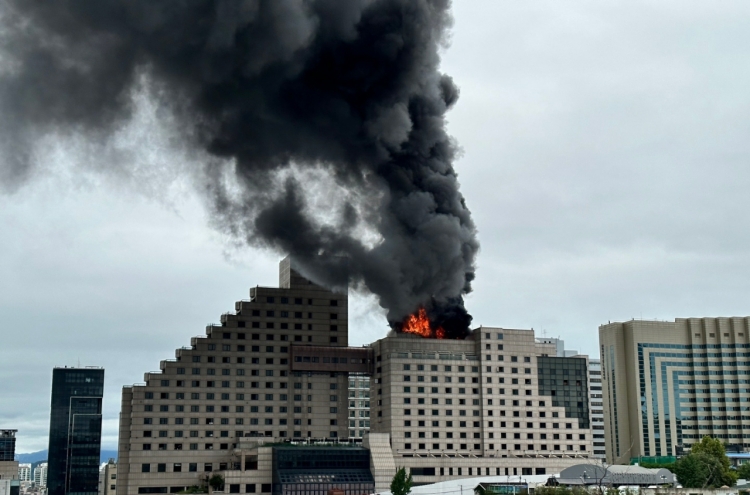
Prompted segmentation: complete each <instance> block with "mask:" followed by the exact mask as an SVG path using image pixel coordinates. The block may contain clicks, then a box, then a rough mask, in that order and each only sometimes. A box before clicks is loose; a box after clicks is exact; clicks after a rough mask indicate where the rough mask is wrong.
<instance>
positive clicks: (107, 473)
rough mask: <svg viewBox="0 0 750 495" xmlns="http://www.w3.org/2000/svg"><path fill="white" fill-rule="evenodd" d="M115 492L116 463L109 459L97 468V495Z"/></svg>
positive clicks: (113, 494) (111, 494)
mask: <svg viewBox="0 0 750 495" xmlns="http://www.w3.org/2000/svg"><path fill="white" fill-rule="evenodd" d="M116 492H117V463H116V462H115V460H114V459H109V461H107V463H106V464H103V465H102V467H101V468H99V495H115V493H116Z"/></svg>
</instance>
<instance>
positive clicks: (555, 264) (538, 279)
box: [0, 0, 750, 452]
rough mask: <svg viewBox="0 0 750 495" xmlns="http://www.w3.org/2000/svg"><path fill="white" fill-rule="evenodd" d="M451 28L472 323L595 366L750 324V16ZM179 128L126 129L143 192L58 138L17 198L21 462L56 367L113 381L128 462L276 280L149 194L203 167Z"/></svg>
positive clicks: (493, 6)
mask: <svg viewBox="0 0 750 495" xmlns="http://www.w3.org/2000/svg"><path fill="white" fill-rule="evenodd" d="M454 13H455V27H454V31H453V37H452V44H451V46H450V48H448V49H447V51H446V52H445V53H444V54H443V68H444V71H445V72H447V73H449V74H451V75H452V76H453V78H454V80H455V81H456V83H457V84H458V86H459V87H460V88H461V98H460V99H459V102H458V103H457V105H456V106H455V108H454V109H453V110H452V111H451V112H450V114H449V119H450V124H449V130H450V132H451V134H452V135H453V136H455V137H456V139H457V140H458V142H459V143H460V145H461V147H462V148H463V154H462V156H461V158H460V159H459V161H458V163H457V165H456V168H457V169H458V171H459V174H460V180H461V184H462V191H463V193H464V195H465V196H466V198H467V202H468V205H469V207H470V208H471V210H472V212H473V214H474V218H475V220H476V223H477V225H478V228H479V238H480V241H481V243H482V249H481V252H480V255H479V262H478V265H479V269H478V272H477V279H476V283H475V286H474V287H475V291H474V293H473V294H472V295H470V296H469V298H468V301H467V308H468V309H469V311H470V312H471V313H472V314H473V315H474V322H475V324H477V325H480V324H481V325H486V326H500V327H506V328H534V330H535V331H537V332H539V334H541V333H542V332H545V333H546V335H547V336H559V337H562V338H563V339H565V342H566V344H567V347H568V348H573V349H578V350H580V351H581V352H585V353H589V354H591V355H596V353H597V328H598V326H599V325H600V324H602V323H606V322H607V321H610V320H611V321H622V320H628V319H630V318H658V319H669V320H671V319H674V318H676V317H690V316H744V315H748V314H750V306H749V303H748V301H749V300H750V299H749V296H750V277H748V276H747V274H748V271H749V268H750V266H749V265H750V252H749V251H748V246H749V245H750V243H749V242H748V236H750V220H748V215H747V211H748V210H750V194H748V191H750V170H749V169H748V166H747V163H748V154H749V152H750V139H748V135H749V133H748V131H749V130H750V129H748V127H749V126H750V113H749V111H750V96H749V93H750V90H749V89H748V88H750V58H749V57H748V47H750V29H748V24H749V23H750V3H748V2H746V1H744V2H743V1H735V2H732V1H723V2H689V1H684V0H681V1H673V2H668V1H660V2H648V3H639V2H599V1H592V2H553V1H550V2H509V1H505V2H502V1H497V0H492V1H477V0H472V1H460V2H456V5H455V6H454ZM168 124H169V123H168V121H167V122H165V121H163V120H162V119H160V117H159V115H158V114H150V113H149V110H148V109H147V108H146V109H145V110H143V111H142V112H141V113H139V114H138V115H136V120H135V121H134V122H133V123H132V124H131V125H130V126H129V127H128V128H127V129H124V130H123V133H122V136H121V143H120V144H119V147H120V151H121V152H122V153H125V154H126V156H129V157H130V159H131V160H133V161H134V162H138V163H142V168H141V173H136V174H134V176H132V177H126V176H122V177H116V178H113V177H103V176H100V175H98V174H96V173H93V172H87V170H89V168H88V167H87V166H86V164H85V163H81V162H86V161H96V160H99V159H102V158H100V157H97V156H87V155H86V149H85V147H83V148H82V146H81V145H80V143H70V142H64V143H59V142H55V141H54V140H50V142H48V143H45V145H44V146H43V149H42V150H41V151H40V153H39V157H40V160H43V161H44V162H45V163H46V166H45V167H44V168H43V170H44V172H45V173H44V175H43V176H41V175H40V176H39V177H36V178H34V179H33V180H31V181H30V182H29V183H28V184H26V185H25V186H24V187H22V188H21V189H20V190H18V191H17V192H15V193H13V194H5V195H2V194H0V232H1V233H2V236H1V238H0V239H1V242H0V325H1V327H0V328H2V338H1V339H0V428H15V429H18V430H19V433H18V436H19V438H18V447H17V451H18V452H30V451H35V450H41V449H44V448H46V447H47V433H48V428H49V402H50V384H51V377H52V367H53V366H64V365H69V366H70V365H77V364H79V363H80V364H81V365H100V366H104V367H105V368H106V387H105V397H104V416H105V421H104V440H103V445H102V447H103V448H106V449H116V445H117V425H118V414H119V409H120V392H121V387H122V386H123V385H125V384H133V383H139V382H142V381H143V373H144V372H147V371H149V370H158V369H159V361H160V360H162V359H170V358H173V357H174V351H175V349H176V348H178V347H181V346H187V345H189V344H190V337H192V336H196V335H201V334H204V332H205V326H206V324H207V323H210V322H218V321H219V316H220V315H221V313H223V312H225V311H230V310H232V309H233V307H234V301H235V300H239V299H243V298H247V297H248V290H249V288H250V287H251V286H255V285H267V286H275V285H276V284H277V281H278V275H277V270H278V268H277V264H278V260H279V259H280V258H281V257H283V253H271V252H262V251H258V250H255V249H248V248H241V247H237V246H234V245H233V244H232V243H231V242H230V240H229V239H228V238H226V237H223V236H222V235H220V234H218V233H216V232H215V231H214V230H212V229H211V228H210V226H209V225H208V221H207V215H206V213H205V211H204V209H203V206H202V203H201V201H200V200H199V199H198V198H197V197H196V196H195V195H194V194H193V193H192V189H191V187H190V186H189V184H186V183H183V182H181V181H179V180H175V179H174V177H171V176H169V175H168V174H165V173H160V174H157V176H156V177H152V178H151V180H150V181H149V182H148V183H147V182H145V181H144V180H143V179H144V177H143V175H144V174H147V173H148V172H144V171H147V170H149V169H150V167H149V165H152V164H158V163H161V162H165V161H167V162H168V161H173V160H174V161H179V160H184V159H185V157H183V156H180V155H179V153H178V152H177V151H175V150H173V149H171V148H170V144H169V143H170V142H171V141H170V136H171V135H173V134H170V133H175V132H179V129H170V128H169V125H168ZM135 143H137V144H138V145H139V146H138V148H136V147H135ZM103 159H107V158H106V157H105V158H103ZM144 184H150V185H149V186H145V189H144ZM350 315H351V320H350V327H349V328H350V330H349V331H350V343H351V344H353V345H361V344H366V343H369V342H371V341H373V340H375V339H378V338H380V337H383V336H384V335H385V333H386V330H387V328H386V323H385V320H384V318H383V317H382V315H381V314H380V313H379V312H378V311H377V309H376V308H375V307H374V306H373V301H372V299H371V298H367V297H364V296H352V297H351V298H350Z"/></svg>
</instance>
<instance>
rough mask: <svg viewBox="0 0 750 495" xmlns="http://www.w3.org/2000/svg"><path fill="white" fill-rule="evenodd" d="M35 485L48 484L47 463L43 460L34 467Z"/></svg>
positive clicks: (42, 485) (44, 485)
mask: <svg viewBox="0 0 750 495" xmlns="http://www.w3.org/2000/svg"><path fill="white" fill-rule="evenodd" d="M34 485H36V486H40V487H46V486H47V463H46V462H42V463H40V464H37V465H36V467H35V468H34Z"/></svg>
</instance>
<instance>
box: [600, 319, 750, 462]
mask: <svg viewBox="0 0 750 495" xmlns="http://www.w3.org/2000/svg"><path fill="white" fill-rule="evenodd" d="M599 343H600V352H601V365H602V392H603V395H604V397H603V399H604V400H603V402H604V428H605V429H604V431H605V436H606V449H607V460H608V462H610V463H615V464H626V463H628V462H629V461H630V459H631V458H632V457H640V456H672V455H679V454H681V453H683V452H685V451H686V450H688V449H690V447H691V446H692V444H693V443H695V442H696V441H698V440H700V439H701V438H702V437H703V436H705V435H710V436H712V437H714V438H719V439H721V440H722V441H724V442H727V443H729V444H742V445H743V446H744V447H745V448H747V447H750V359H748V357H750V318H748V317H742V318H739V317H738V318H684V319H683V318H680V319H676V320H675V321H644V320H632V321H628V322H624V323H609V324H607V325H602V326H601V327H599Z"/></svg>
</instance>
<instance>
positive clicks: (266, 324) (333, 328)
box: [223, 316, 339, 340]
mask: <svg viewBox="0 0 750 495" xmlns="http://www.w3.org/2000/svg"><path fill="white" fill-rule="evenodd" d="M310 318H312V316H310ZM331 319H335V318H331ZM249 323H250V326H249V328H267V329H269V328H276V322H274V321H266V322H260V321H251V322H249ZM293 325H294V326H289V323H287V322H280V323H279V328H280V329H281V330H290V329H292V328H293V329H294V330H303V329H304V324H302V323H294V324H293ZM314 325H318V326H317V330H321V328H320V324H313V323H308V324H307V330H316V328H315V326H314ZM223 326H225V325H223ZM237 326H238V327H240V328H247V327H246V323H245V322H244V321H238V322H237ZM328 330H330V331H331V332H338V330H339V327H338V324H329V325H328ZM224 335H230V334H229V333H224ZM240 335H242V337H240ZM237 336H238V340H244V339H245V334H244V333H238V334H237ZM224 338H228V337H224ZM253 340H258V339H253ZM270 340H273V339H270Z"/></svg>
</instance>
